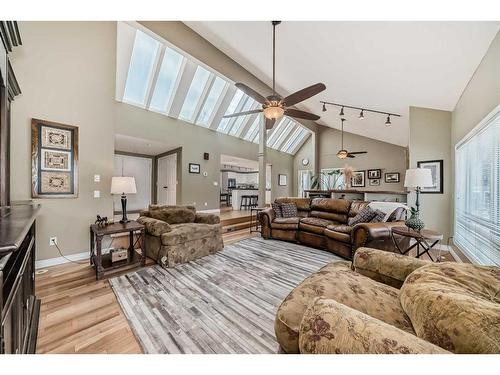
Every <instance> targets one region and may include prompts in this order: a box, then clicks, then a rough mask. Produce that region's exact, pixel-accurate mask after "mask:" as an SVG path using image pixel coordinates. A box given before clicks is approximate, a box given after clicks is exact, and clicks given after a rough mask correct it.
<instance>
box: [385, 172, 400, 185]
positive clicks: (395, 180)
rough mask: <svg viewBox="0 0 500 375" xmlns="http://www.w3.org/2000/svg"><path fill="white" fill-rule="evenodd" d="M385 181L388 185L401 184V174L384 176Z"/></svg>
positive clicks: (394, 173) (391, 173)
mask: <svg viewBox="0 0 500 375" xmlns="http://www.w3.org/2000/svg"><path fill="white" fill-rule="evenodd" d="M384 181H385V182H386V183H388V184H393V183H398V182H399V172H389V173H386V174H384Z"/></svg>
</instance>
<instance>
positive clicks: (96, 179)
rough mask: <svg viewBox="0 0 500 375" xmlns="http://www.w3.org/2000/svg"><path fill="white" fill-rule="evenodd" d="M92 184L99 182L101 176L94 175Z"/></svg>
mask: <svg viewBox="0 0 500 375" xmlns="http://www.w3.org/2000/svg"><path fill="white" fill-rule="evenodd" d="M94 182H101V175H99V174H95V175H94Z"/></svg>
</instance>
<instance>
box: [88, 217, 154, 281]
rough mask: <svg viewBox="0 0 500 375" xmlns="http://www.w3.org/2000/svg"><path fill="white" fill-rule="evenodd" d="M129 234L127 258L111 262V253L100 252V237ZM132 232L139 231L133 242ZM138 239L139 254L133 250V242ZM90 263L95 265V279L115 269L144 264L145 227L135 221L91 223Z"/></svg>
mask: <svg viewBox="0 0 500 375" xmlns="http://www.w3.org/2000/svg"><path fill="white" fill-rule="evenodd" d="M127 232H128V234H129V246H128V257H127V259H124V260H121V261H118V262H114V263H113V262H111V254H109V253H108V254H103V253H102V238H103V237H104V236H109V235H112V234H119V233H127ZM134 233H139V237H138V238H137V240H136V241H135V242H134ZM138 241H140V244H141V254H138V253H137V252H136V251H135V244H136V243H137V242H138ZM90 264H91V265H94V266H95V276H96V279H97V280H100V279H102V278H103V277H104V276H106V275H108V274H110V273H112V272H116V270H117V269H121V270H126V269H130V268H134V267H137V266H138V265H139V264H141V265H142V266H145V265H146V241H145V227H144V225H142V224H140V223H138V222H137V221H133V220H132V221H130V222H128V223H124V224H122V223H113V224H109V225H106V226H99V225H97V224H92V225H91V226H90Z"/></svg>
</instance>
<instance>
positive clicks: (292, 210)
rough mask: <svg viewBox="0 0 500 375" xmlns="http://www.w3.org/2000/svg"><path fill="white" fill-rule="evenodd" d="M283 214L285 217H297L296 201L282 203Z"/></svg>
mask: <svg viewBox="0 0 500 375" xmlns="http://www.w3.org/2000/svg"><path fill="white" fill-rule="evenodd" d="M281 214H282V215H283V217H297V216H298V212H297V206H296V205H295V203H282V204H281Z"/></svg>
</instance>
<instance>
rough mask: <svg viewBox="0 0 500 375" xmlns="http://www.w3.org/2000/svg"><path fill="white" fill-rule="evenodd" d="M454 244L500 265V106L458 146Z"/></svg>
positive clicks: (474, 256) (479, 260) (483, 261)
mask: <svg viewBox="0 0 500 375" xmlns="http://www.w3.org/2000/svg"><path fill="white" fill-rule="evenodd" d="M454 241H455V244H456V245H457V246H458V247H459V248H460V249H461V250H462V251H463V252H464V253H465V254H466V255H467V256H468V257H469V258H470V259H471V260H472V261H473V262H474V263H478V264H482V265H500V107H499V108H498V109H497V112H496V114H495V115H493V116H491V117H489V120H487V121H486V122H485V123H484V124H483V125H480V126H479V127H478V129H477V131H475V132H473V133H472V135H471V136H470V137H469V138H467V139H466V140H465V141H464V142H462V143H460V144H459V145H458V146H457V148H456V150H455V237H454Z"/></svg>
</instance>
